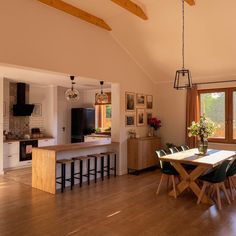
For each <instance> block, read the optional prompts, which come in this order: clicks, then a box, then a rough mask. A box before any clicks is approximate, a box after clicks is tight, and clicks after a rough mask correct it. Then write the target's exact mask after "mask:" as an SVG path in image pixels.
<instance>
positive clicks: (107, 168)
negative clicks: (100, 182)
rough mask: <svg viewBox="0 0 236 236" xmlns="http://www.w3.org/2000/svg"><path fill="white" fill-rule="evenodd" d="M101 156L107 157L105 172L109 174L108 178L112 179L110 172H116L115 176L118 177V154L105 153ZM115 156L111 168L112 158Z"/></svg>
mask: <svg viewBox="0 0 236 236" xmlns="http://www.w3.org/2000/svg"><path fill="white" fill-rule="evenodd" d="M101 155H104V156H106V157H107V166H104V171H105V172H107V176H108V178H110V171H111V170H112V171H114V176H115V177H116V153H115V152H103V153H101ZM112 155H113V156H114V162H113V167H111V156H112Z"/></svg>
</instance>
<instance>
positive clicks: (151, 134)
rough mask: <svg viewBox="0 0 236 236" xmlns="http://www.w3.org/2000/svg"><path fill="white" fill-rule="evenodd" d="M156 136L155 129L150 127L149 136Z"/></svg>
mask: <svg viewBox="0 0 236 236" xmlns="http://www.w3.org/2000/svg"><path fill="white" fill-rule="evenodd" d="M153 135H154V128H153V127H149V128H148V136H149V137H152V136H153Z"/></svg>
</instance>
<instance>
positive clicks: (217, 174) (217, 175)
mask: <svg viewBox="0 0 236 236" xmlns="http://www.w3.org/2000/svg"><path fill="white" fill-rule="evenodd" d="M228 165H229V161H228V160H226V161H224V162H222V164H220V165H219V166H217V167H215V169H214V174H213V175H212V179H211V180H212V182H214V183H220V182H223V181H225V179H226V170H227V167H228Z"/></svg>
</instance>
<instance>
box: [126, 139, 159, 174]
mask: <svg viewBox="0 0 236 236" xmlns="http://www.w3.org/2000/svg"><path fill="white" fill-rule="evenodd" d="M160 148H161V139H160V138H158V137H144V138H131V139H128V146H127V156H128V172H130V171H137V170H142V169H145V168H148V167H151V166H156V165H158V164H159V163H158V159H157V156H156V153H155V151H156V150H157V149H160Z"/></svg>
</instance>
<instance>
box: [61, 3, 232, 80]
mask: <svg viewBox="0 0 236 236" xmlns="http://www.w3.org/2000/svg"><path fill="white" fill-rule="evenodd" d="M64 1H66V2H68V3H70V4H73V5H74V6H77V7H80V8H81V9H83V10H86V11H88V12H90V13H92V14H94V15H96V16H98V17H101V18H103V19H104V20H105V21H106V22H107V23H108V24H109V25H110V26H111V27H112V31H111V35H112V37H114V39H115V40H116V41H118V42H119V44H120V45H121V46H122V47H123V48H124V49H126V50H127V51H128V52H129V54H130V55H131V57H132V58H133V59H134V60H135V61H136V63H137V64H138V65H139V66H140V67H141V68H142V69H143V70H144V71H145V72H146V74H147V75H148V76H149V77H150V78H151V79H152V80H153V81H154V82H165V81H171V80H172V79H173V77H174V75H175V71H176V69H180V68H181V24H182V23H181V0H139V1H137V0H133V1H134V2H136V3H138V4H140V5H141V6H143V8H144V11H145V12H146V14H147V15H148V18H149V19H148V20H147V21H144V20H142V19H140V18H138V17H136V16H135V15H133V14H131V13H129V12H128V11H126V10H124V9H122V8H121V7H119V6H118V5H116V4H114V3H113V2H111V1H109V0H99V1H98V0H64ZM235 9H236V1H235V0H227V1H225V0H196V5H195V6H189V5H187V4H186V8H185V12H186V17H185V18H186V27H185V28H186V53H185V54H186V67H187V68H188V69H190V70H191V72H192V76H193V80H196V81H200V80H218V79H220V80H222V79H223V80H227V79H229V78H230V79H232V78H234V77H236V66H235V55H236V43H235V42H236V14H235ZM75 30H76V29H75Z"/></svg>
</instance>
